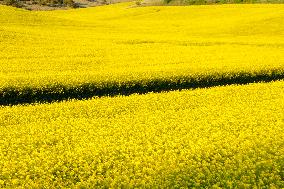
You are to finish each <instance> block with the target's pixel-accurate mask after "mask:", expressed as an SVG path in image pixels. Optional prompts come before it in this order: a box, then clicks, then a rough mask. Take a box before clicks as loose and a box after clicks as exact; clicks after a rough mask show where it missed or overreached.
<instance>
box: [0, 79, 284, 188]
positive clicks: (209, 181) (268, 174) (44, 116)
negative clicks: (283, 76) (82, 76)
mask: <svg viewBox="0 0 284 189" xmlns="http://www.w3.org/2000/svg"><path fill="white" fill-rule="evenodd" d="M283 109H284V82H283V81H282V82H271V83H259V84H250V85H244V86H226V87H215V88H210V89H197V90H184V91H181V92H168V93H159V94H154V93H152V94H147V95H131V96H129V97H123V96H119V97H114V98H109V97H105V98H97V99H93V100H83V101H75V100H74V101H69V102H61V103H52V104H35V105H28V106H13V107H1V108H0V125H1V126H0V170H1V171H0V187H1V188H2V187H3V188H15V187H23V188H97V187H99V188H121V187H122V188H129V187H130V188H135V187H138V188H181V187H186V188H192V187H196V188H218V187H221V188H283V187H284V180H283V176H284V175H283V170H284V148H283V147H284V141H283V138H284V130H283V129H284V119H283V118H284V114H283Z"/></svg>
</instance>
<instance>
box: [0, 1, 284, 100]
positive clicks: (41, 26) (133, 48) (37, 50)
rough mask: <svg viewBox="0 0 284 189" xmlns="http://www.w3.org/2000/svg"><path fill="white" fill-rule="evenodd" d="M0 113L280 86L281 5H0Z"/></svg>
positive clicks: (283, 71) (283, 50)
mask: <svg viewBox="0 0 284 189" xmlns="http://www.w3.org/2000/svg"><path fill="white" fill-rule="evenodd" d="M0 23H1V24H0V64H1V67H0V77H1V80H0V97H1V98H0V99H1V101H0V104H2V105H6V104H17V103H24V102H28V103H30V102H34V101H42V100H43V101H52V100H62V99H68V98H86V97H92V96H104V95H112V94H114V95H116V94H131V93H140V92H149V91H161V90H164V89H166V90H171V89H182V88H195V87H207V86H215V85H219V84H221V85H224V84H232V83H239V84H241V83H249V82H254V81H265V80H267V81H270V80H273V79H283V75H284V40H283V37H284V5H283V4H273V5H272V4H261V5H259V4H253V5H248V4H246V5H216V6H208V5H207V6H189V7H182V6H180V7H135V6H134V3H122V4H116V5H110V6H101V7H93V8H87V9H76V10H63V11H62V10H61V11H46V12H44V11H43V12H31V11H26V10H22V9H16V8H11V7H6V6H0Z"/></svg>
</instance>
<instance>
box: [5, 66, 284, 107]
mask: <svg viewBox="0 0 284 189" xmlns="http://www.w3.org/2000/svg"><path fill="white" fill-rule="evenodd" d="M280 79H284V70H271V71H262V72H259V73H249V72H239V73H235V74H233V73H231V74H218V73H216V74H213V75H200V76H188V77H176V78H164V79H155V80H150V81H147V80H140V81H135V80H134V81H128V82H123V83H121V82H115V81H113V82H105V83H103V84H96V83H84V84H82V85H78V86H64V85H60V84H54V85H51V86H43V87H41V88H29V87H26V88H21V89H19V88H4V89H2V90H1V91H0V105H16V104H24V103H35V102H53V101H62V100H67V99H88V98H91V97H94V96H98V97H101V96H115V95H130V94H134V93H138V94H144V93H148V92H162V91H171V90H181V89H195V88H206V87H213V86H221V85H230V84H248V83H254V82H270V81H276V80H280Z"/></svg>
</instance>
